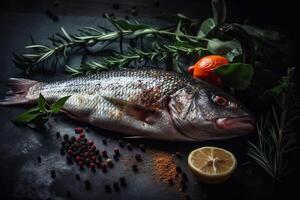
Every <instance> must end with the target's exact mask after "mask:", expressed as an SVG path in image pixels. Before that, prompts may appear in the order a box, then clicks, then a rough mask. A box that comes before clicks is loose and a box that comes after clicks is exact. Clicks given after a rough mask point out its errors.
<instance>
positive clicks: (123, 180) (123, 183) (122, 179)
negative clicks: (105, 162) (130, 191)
mask: <svg viewBox="0 0 300 200" xmlns="http://www.w3.org/2000/svg"><path fill="white" fill-rule="evenodd" d="M119 181H120V183H121V186H122V187H126V186H127V183H126V179H125V177H120V178H119Z"/></svg>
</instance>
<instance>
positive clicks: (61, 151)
mask: <svg viewBox="0 0 300 200" xmlns="http://www.w3.org/2000/svg"><path fill="white" fill-rule="evenodd" d="M60 155H62V156H64V155H65V149H64V148H60Z"/></svg>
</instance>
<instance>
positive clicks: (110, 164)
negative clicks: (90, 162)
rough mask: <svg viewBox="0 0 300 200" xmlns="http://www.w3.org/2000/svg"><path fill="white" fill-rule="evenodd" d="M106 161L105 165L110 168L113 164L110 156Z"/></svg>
mask: <svg viewBox="0 0 300 200" xmlns="http://www.w3.org/2000/svg"><path fill="white" fill-rule="evenodd" d="M106 162H107V165H108V166H109V167H110V168H112V167H113V166H114V164H113V162H112V160H111V159H110V158H109V159H107V160H106Z"/></svg>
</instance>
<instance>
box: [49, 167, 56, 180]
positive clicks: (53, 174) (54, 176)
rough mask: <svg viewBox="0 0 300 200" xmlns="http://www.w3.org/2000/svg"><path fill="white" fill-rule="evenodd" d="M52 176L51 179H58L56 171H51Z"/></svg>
mask: <svg viewBox="0 0 300 200" xmlns="http://www.w3.org/2000/svg"><path fill="white" fill-rule="evenodd" d="M50 175H51V178H56V172H55V170H54V169H53V170H51V171H50Z"/></svg>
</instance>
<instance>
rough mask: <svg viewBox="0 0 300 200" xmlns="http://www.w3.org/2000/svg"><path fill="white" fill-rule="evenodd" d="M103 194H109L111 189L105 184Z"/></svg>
mask: <svg viewBox="0 0 300 200" xmlns="http://www.w3.org/2000/svg"><path fill="white" fill-rule="evenodd" d="M104 187H105V192H106V193H111V187H110V185H108V184H105V186H104Z"/></svg>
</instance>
